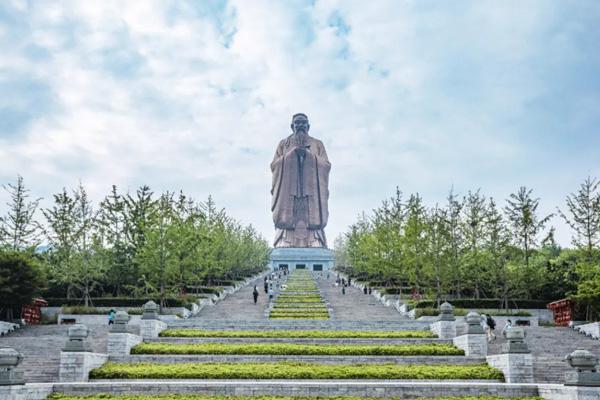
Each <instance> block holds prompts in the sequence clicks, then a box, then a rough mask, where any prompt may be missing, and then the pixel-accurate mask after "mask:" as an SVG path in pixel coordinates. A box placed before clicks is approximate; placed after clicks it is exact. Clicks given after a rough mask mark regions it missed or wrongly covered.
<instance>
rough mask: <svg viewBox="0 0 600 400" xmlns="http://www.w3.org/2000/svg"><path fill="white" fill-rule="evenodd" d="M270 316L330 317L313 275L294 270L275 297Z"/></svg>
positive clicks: (273, 317)
mask: <svg viewBox="0 0 600 400" xmlns="http://www.w3.org/2000/svg"><path fill="white" fill-rule="evenodd" d="M269 318H270V319H329V311H328V309H327V306H326V305H325V302H324V301H323V298H322V297H321V294H320V292H319V289H318V286H317V283H316V282H315V281H314V279H312V276H311V275H310V274H309V273H307V272H304V271H303V272H299V271H294V272H293V273H292V274H291V275H290V277H289V279H288V281H287V282H286V284H285V288H284V289H283V290H282V292H281V294H280V295H279V296H278V297H277V298H276V299H275V302H274V304H273V307H272V309H271V311H270V313H269Z"/></svg>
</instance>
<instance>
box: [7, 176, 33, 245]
mask: <svg viewBox="0 0 600 400" xmlns="http://www.w3.org/2000/svg"><path fill="white" fill-rule="evenodd" d="M2 187H3V188H4V190H6V191H7V192H8V194H9V195H10V201H9V202H8V203H6V205H7V206H8V208H9V210H8V214H7V215H6V216H4V217H2V218H0V245H1V246H4V247H5V248H7V249H10V250H12V251H21V250H25V249H26V248H32V247H35V246H36V245H37V244H38V239H39V233H40V230H39V225H38V224H37V223H36V221H35V220H34V219H33V217H34V215H35V212H36V210H37V208H38V205H39V202H40V200H41V199H36V200H33V201H29V200H28V199H29V197H30V194H29V190H28V189H26V188H25V185H24V184H23V177H22V176H20V175H19V176H17V183H16V184H15V185H13V184H10V183H9V184H8V185H3V186H2Z"/></svg>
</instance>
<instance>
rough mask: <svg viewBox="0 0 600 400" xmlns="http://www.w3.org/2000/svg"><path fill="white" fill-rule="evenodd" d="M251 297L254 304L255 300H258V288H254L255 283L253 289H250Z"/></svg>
mask: <svg viewBox="0 0 600 400" xmlns="http://www.w3.org/2000/svg"><path fill="white" fill-rule="evenodd" d="M252 297H254V304H256V301H257V300H258V289H257V288H256V285H254V290H253V291H252Z"/></svg>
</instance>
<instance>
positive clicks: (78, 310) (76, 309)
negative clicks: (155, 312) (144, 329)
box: [61, 306, 143, 315]
mask: <svg viewBox="0 0 600 400" xmlns="http://www.w3.org/2000/svg"><path fill="white" fill-rule="evenodd" d="M61 312H62V313H63V314H75V315H96V314H107V311H103V310H99V309H97V308H95V307H84V306H71V307H63V308H62V310H61ZM127 313H128V314H129V315H142V314H143V310H142V309H141V308H139V307H138V308H129V309H127Z"/></svg>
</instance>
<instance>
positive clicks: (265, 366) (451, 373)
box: [90, 362, 504, 381]
mask: <svg viewBox="0 0 600 400" xmlns="http://www.w3.org/2000/svg"><path fill="white" fill-rule="evenodd" d="M90 378H91V379H411V380H412V379H435V380H439V379H452V380H465V379H467V380H472V379H485V380H487V379H491V380H499V381H503V380H504V376H503V375H502V372H500V371H499V370H497V369H494V368H491V367H489V366H488V365H487V364H475V365H400V364H355V365H326V364H312V363H296V362H293V363H292V362H285V363H185V364H153V363H123V364H118V363H113V362H109V363H107V364H104V365H103V366H102V367H100V368H97V369H94V370H92V371H91V372H90Z"/></svg>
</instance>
